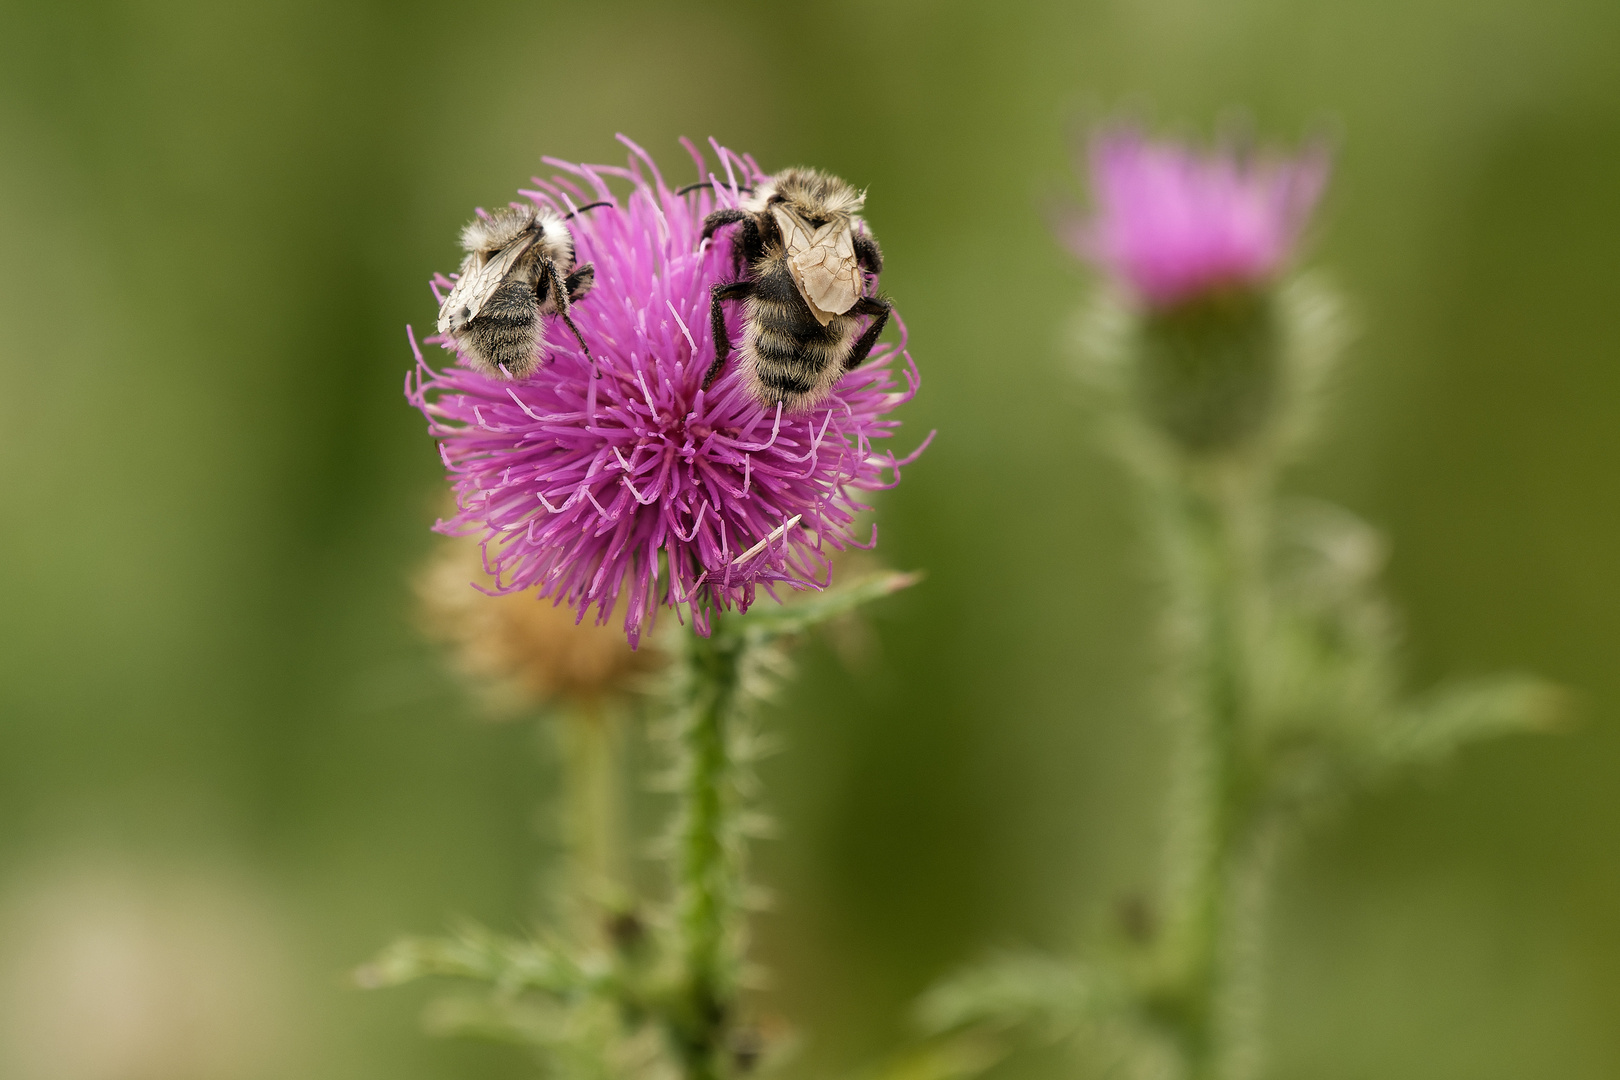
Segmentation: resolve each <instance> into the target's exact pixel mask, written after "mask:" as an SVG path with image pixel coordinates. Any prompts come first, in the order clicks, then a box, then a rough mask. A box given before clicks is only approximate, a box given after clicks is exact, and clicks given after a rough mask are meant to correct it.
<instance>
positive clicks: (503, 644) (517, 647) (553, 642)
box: [416, 536, 651, 713]
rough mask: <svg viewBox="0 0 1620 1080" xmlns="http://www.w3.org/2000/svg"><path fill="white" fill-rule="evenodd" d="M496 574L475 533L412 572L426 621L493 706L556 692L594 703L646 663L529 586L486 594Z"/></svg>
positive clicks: (447, 544) (540, 699)
mask: <svg viewBox="0 0 1620 1080" xmlns="http://www.w3.org/2000/svg"><path fill="white" fill-rule="evenodd" d="M493 585H494V580H493V579H492V578H491V577H490V575H489V574H487V573H486V572H485V571H484V560H483V555H482V553H481V551H480V549H479V545H478V542H477V541H476V540H475V539H473V538H472V537H460V536H457V537H450V538H448V539H446V540H445V541H444V542H443V543H442V544H441V545H440V546H439V549H438V550H437V551H435V552H434V553H433V556H432V557H431V558H430V559H429V560H428V561H427V563H426V565H424V566H423V567H422V571H421V573H420V574H419V575H418V576H417V579H416V595H417V600H418V601H419V603H420V605H421V606H420V611H421V616H422V623H423V629H424V630H425V631H426V632H427V633H428V634H429V635H430V636H432V637H433V638H434V639H436V640H438V641H441V642H443V643H444V644H445V645H448V646H449V647H450V649H451V657H452V661H453V663H454V665H455V667H456V668H457V670H458V671H459V672H460V673H461V674H462V675H464V676H466V678H467V680H468V682H469V683H471V684H472V685H473V686H475V687H477V688H478V689H479V691H480V696H481V697H482V698H483V699H484V701H485V703H486V704H487V705H488V706H489V707H490V708H491V709H492V710H494V711H496V712H498V713H511V712H515V711H518V710H520V709H522V708H524V707H528V706H533V705H536V704H544V703H547V702H553V701H558V700H568V701H572V702H574V703H577V704H582V705H587V706H588V705H592V704H595V703H596V702H598V701H600V700H601V699H602V698H604V697H607V696H610V695H612V694H614V693H617V692H621V691H623V690H624V689H625V688H626V683H627V679H628V677H630V676H632V675H633V674H635V673H636V672H638V671H645V670H647V669H648V668H649V666H650V665H651V658H650V657H649V656H648V654H647V653H645V652H642V653H637V652H635V651H633V650H632V649H631V648H630V646H629V644H628V643H627V642H626V641H625V639H624V635H623V634H621V633H620V632H618V631H617V630H614V629H611V628H609V627H606V626H598V625H595V624H591V623H587V624H581V623H580V622H579V620H578V619H576V618H575V617H574V613H573V612H572V611H571V610H569V609H568V608H565V607H559V606H557V605H556V604H552V603H549V602H547V601H545V600H542V599H540V598H539V597H536V596H534V595H533V594H531V593H509V594H506V595H493V596H492V595H490V594H489V590H490V589H492V587H493Z"/></svg>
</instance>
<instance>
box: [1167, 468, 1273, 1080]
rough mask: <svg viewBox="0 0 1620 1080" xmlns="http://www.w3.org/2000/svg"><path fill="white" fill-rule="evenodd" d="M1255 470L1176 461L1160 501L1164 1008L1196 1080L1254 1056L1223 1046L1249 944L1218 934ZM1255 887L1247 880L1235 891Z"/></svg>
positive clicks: (1229, 850)
mask: <svg viewBox="0 0 1620 1080" xmlns="http://www.w3.org/2000/svg"><path fill="white" fill-rule="evenodd" d="M1257 480H1258V478H1257V477H1256V476H1255V475H1253V469H1252V467H1250V466H1248V465H1246V464H1245V463H1243V462H1242V461H1240V460H1231V459H1227V460H1214V461H1210V460H1199V459H1196V458H1189V459H1185V460H1184V461H1183V463H1182V469H1181V470H1180V473H1179V475H1178V476H1177V477H1176V479H1175V481H1174V482H1173V483H1172V484H1171V485H1170V487H1169V490H1167V491H1166V493H1165V494H1166V505H1165V506H1164V508H1163V510H1164V513H1163V519H1162V523H1163V526H1164V531H1163V540H1164V549H1165V555H1166V559H1167V563H1168V570H1169V575H1168V576H1169V583H1170V589H1171V602H1172V605H1173V608H1172V619H1171V624H1172V625H1171V630H1172V633H1173V634H1174V640H1175V645H1176V649H1175V651H1176V655H1177V662H1178V666H1179V669H1180V670H1179V680H1178V681H1179V683H1180V687H1181V689H1180V700H1179V701H1178V702H1177V703H1176V704H1177V709H1176V711H1177V720H1178V723H1177V725H1176V738H1177V744H1178V745H1177V747H1176V753H1175V758H1174V766H1173V777H1172V783H1171V795H1170V799H1171V803H1170V815H1169V818H1170V821H1169V824H1170V830H1171V834H1170V843H1169V852H1168V855H1169V867H1168V875H1167V876H1168V881H1167V890H1166V893H1167V895H1166V907H1167V912H1166V914H1167V919H1166V926H1165V938H1164V942H1163V948H1164V950H1165V952H1164V960H1165V965H1166V968H1167V972H1166V974H1167V976H1168V979H1167V982H1168V985H1166V986H1165V987H1164V997H1165V1000H1164V1002H1163V1006H1164V1009H1165V1012H1166V1013H1167V1019H1169V1020H1170V1021H1171V1022H1172V1024H1173V1025H1174V1026H1175V1027H1176V1028H1177V1029H1179V1032H1180V1035H1181V1038H1182V1043H1183V1045H1184V1047H1185V1048H1186V1051H1187V1056H1188V1060H1189V1064H1190V1066H1191V1070H1190V1071H1191V1075H1192V1076H1193V1077H1194V1078H1196V1080H1248V1077H1249V1073H1248V1072H1246V1071H1242V1069H1239V1071H1236V1072H1234V1071H1232V1069H1233V1068H1235V1067H1238V1066H1241V1065H1243V1063H1244V1062H1247V1061H1248V1060H1250V1059H1251V1058H1253V1057H1254V1055H1245V1054H1234V1053H1233V1052H1231V1050H1230V1049H1229V1047H1230V1044H1231V1043H1232V1041H1233V1040H1234V1039H1236V1040H1238V1041H1239V1042H1243V1043H1249V1042H1252V1040H1251V1039H1250V1038H1249V1036H1248V1035H1247V1034H1246V1033H1244V1032H1243V1031H1240V1030H1237V1021H1238V1019H1239V1018H1241V1017H1248V1018H1252V1016H1253V1012H1254V1010H1252V1009H1234V1008H1233V1007H1232V1006H1231V1003H1230V1002H1229V1001H1228V998H1229V997H1230V992H1231V990H1232V989H1233V987H1234V986H1235V985H1236V983H1235V982H1234V980H1236V982H1237V983H1243V984H1244V985H1249V984H1251V983H1253V981H1254V979H1255V978H1257V976H1253V975H1251V974H1249V973H1247V972H1244V971H1241V970H1239V968H1240V966H1241V963H1242V962H1244V959H1245V958H1246V957H1248V956H1249V955H1251V954H1252V953H1253V952H1254V950H1251V949H1244V950H1238V951H1235V952H1234V951H1232V950H1230V949H1228V948H1227V943H1228V937H1229V932H1230V930H1231V927H1230V925H1229V924H1230V922H1231V920H1232V918H1233V916H1234V903H1235V902H1236V900H1237V897H1236V894H1235V888H1236V883H1235V880H1234V878H1233V875H1234V873H1235V872H1236V863H1235V861H1234V860H1235V856H1236V854H1237V852H1238V851H1239V849H1240V848H1241V847H1242V846H1243V845H1245V844H1246V843H1248V842H1249V840H1248V838H1247V833H1248V831H1249V827H1250V823H1249V822H1248V821H1247V820H1246V814H1247V810H1248V808H1247V805H1246V803H1247V799H1246V798H1245V790H1246V779H1247V778H1246V777H1245V776H1244V774H1243V756H1242V752H1241V738H1242V733H1243V731H1244V729H1245V727H1246V725H1247V710H1248V708H1249V701H1248V697H1249V687H1248V686H1247V673H1248V672H1249V671H1250V670H1252V666H1251V664H1250V663H1249V657H1248V656H1247V649H1248V647H1249V643H1250V642H1251V641H1252V640H1253V637H1252V629H1251V628H1252V622H1253V619H1254V618H1255V616H1256V612H1255V610H1254V609H1255V606H1256V605H1257V604H1258V603H1261V602H1262V601H1261V597H1263V588H1264V585H1263V583H1262V581H1261V580H1260V575H1259V572H1258V569H1257V563H1258V548H1259V539H1258V538H1259V535H1260V532H1261V528H1260V526H1261V518H1260V515H1261V508H1262V505H1263V504H1262V501H1261V500H1260V499H1259V498H1258V497H1257V496H1258V494H1259V492H1258V491H1257V490H1256V483H1257ZM1251 876H1252V875H1251ZM1258 887H1260V888H1262V889H1263V887H1264V886H1263V883H1262V884H1260V885H1259V886H1258ZM1255 888H1256V885H1255V883H1253V882H1246V883H1245V884H1244V887H1243V893H1244V896H1245V897H1249V896H1250V895H1251V894H1252V893H1253V892H1254V890H1255ZM1244 902H1245V903H1247V900H1245V901H1244ZM1251 906H1252V905H1251ZM1259 932H1260V930H1259V928H1258V926H1256V927H1255V928H1254V933H1259Z"/></svg>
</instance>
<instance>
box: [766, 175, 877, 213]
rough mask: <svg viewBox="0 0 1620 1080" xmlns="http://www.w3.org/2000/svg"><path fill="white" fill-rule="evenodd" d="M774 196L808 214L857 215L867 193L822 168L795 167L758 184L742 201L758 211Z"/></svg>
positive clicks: (799, 211)
mask: <svg viewBox="0 0 1620 1080" xmlns="http://www.w3.org/2000/svg"><path fill="white" fill-rule="evenodd" d="M773 196H780V197H781V200H782V201H784V202H787V203H788V204H789V205H791V206H792V207H793V208H794V210H796V211H797V212H798V213H799V214H801V215H803V216H805V217H820V218H831V217H836V216H838V215H840V214H849V215H854V214H858V213H860V211H861V208H862V207H863V206H865V205H866V192H864V191H861V190H860V189H858V188H856V187H854V186H853V185H851V184H850V183H849V182H848V181H846V180H842V179H840V178H839V177H836V176H834V175H832V174H831V173H825V172H822V171H821V170H820V169H803V168H794V169H783V170H782V171H781V172H779V173H777V174H776V175H775V176H772V177H771V178H770V179H768V180H766V181H765V182H764V183H762V184H760V185H759V186H758V187H756V188H755V189H754V195H753V197H752V198H751V199H749V200H748V201H747V202H745V203H743V209H745V210H748V211H750V212H751V213H759V212H761V211H763V210H764V209H765V208H766V207H767V206H768V205H769V204H770V202H771V199H772V197H773Z"/></svg>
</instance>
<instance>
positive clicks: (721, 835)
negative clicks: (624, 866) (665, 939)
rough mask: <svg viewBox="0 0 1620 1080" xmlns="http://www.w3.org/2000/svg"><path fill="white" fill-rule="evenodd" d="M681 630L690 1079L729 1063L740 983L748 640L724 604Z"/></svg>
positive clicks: (680, 857)
mask: <svg viewBox="0 0 1620 1080" xmlns="http://www.w3.org/2000/svg"><path fill="white" fill-rule="evenodd" d="M685 637H686V642H685V648H684V651H683V657H682V662H683V666H684V670H683V672H682V679H683V690H684V701H683V706H684V715H683V717H682V720H681V724H682V726H681V729H680V732H679V736H678V739H679V743H680V747H681V752H682V755H683V758H684V770H685V771H684V775H683V776H682V785H681V793H680V797H681V801H682V807H681V816H680V819H679V827H678V833H677V844H678V849H677V854H676V927H677V933H678V935H679V939H678V953H679V957H680V961H681V971H682V977H681V986H680V1001H679V1003H678V1006H677V1015H676V1016H675V1018H674V1020H675V1025H674V1026H675V1029H676V1030H675V1034H676V1037H677V1039H678V1041H679V1044H680V1051H681V1056H682V1063H683V1065H684V1067H685V1074H686V1077H687V1080H712V1078H715V1077H719V1076H720V1075H722V1073H723V1065H722V1061H721V1050H722V1049H723V1045H724V1042H725V1030H726V1023H727V1020H728V1019H729V1015H730V1013H731V1012H732V1004H733V999H734V997H735V984H736V973H735V969H736V965H737V957H736V956H735V955H734V954H735V950H736V944H737V938H738V937H739V927H738V925H737V924H738V919H739V918H740V916H741V912H740V907H741V905H740V900H741V892H742V883H741V880H740V877H741V866H740V858H739V852H738V851H737V838H736V816H737V810H738V806H737V802H738V798H737V791H736V777H735V770H736V763H735V762H734V761H733V760H732V755H731V738H732V732H731V726H732V722H733V720H734V712H735V709H736V706H737V698H738V694H739V690H740V688H739V668H740V664H741V661H742V658H743V652H744V648H745V647H744V644H743V642H742V640H741V639H740V638H739V637H736V636H731V635H727V634H726V633H724V631H723V628H722V626H721V619H720V616H719V614H718V613H715V615H714V617H713V626H712V627H711V634H710V636H709V637H707V638H704V637H699V636H698V635H697V634H696V633H690V634H687V635H685Z"/></svg>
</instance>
